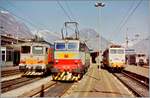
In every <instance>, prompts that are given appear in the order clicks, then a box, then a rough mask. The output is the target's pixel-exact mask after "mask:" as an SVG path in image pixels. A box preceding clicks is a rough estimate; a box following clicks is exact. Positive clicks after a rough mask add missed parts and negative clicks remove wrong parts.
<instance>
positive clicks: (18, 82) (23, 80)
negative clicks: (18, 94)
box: [1, 77, 41, 93]
mask: <svg viewBox="0 0 150 98" xmlns="http://www.w3.org/2000/svg"><path fill="white" fill-rule="evenodd" d="M39 79H41V78H27V77H19V78H16V79H12V80H8V81H3V82H1V92H2V93H4V92H7V91H10V90H13V89H16V88H19V87H21V86H24V85H26V84H29V83H32V82H34V81H37V80H39Z"/></svg>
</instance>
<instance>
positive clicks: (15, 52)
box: [0, 34, 25, 66]
mask: <svg viewBox="0 0 150 98" xmlns="http://www.w3.org/2000/svg"><path fill="white" fill-rule="evenodd" d="M0 39H1V46H0V49H1V52H0V53H1V66H12V65H18V63H19V60H20V55H19V54H20V49H19V47H18V45H17V44H18V43H24V42H25V40H23V39H17V38H15V37H13V36H11V35H10V34H1V35H0Z"/></svg>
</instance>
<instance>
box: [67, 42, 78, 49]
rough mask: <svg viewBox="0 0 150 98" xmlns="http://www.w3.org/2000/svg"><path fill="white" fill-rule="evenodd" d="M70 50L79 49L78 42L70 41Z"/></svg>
mask: <svg viewBox="0 0 150 98" xmlns="http://www.w3.org/2000/svg"><path fill="white" fill-rule="evenodd" d="M68 50H78V44H77V43H68Z"/></svg>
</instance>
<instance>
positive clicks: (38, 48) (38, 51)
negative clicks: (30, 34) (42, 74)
mask: <svg viewBox="0 0 150 98" xmlns="http://www.w3.org/2000/svg"><path fill="white" fill-rule="evenodd" d="M32 52H33V54H43V47H42V46H33V47H32Z"/></svg>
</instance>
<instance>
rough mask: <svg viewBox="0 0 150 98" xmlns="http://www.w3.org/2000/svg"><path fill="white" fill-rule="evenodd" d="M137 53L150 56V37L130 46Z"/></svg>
mask: <svg viewBox="0 0 150 98" xmlns="http://www.w3.org/2000/svg"><path fill="white" fill-rule="evenodd" d="M132 48H134V49H135V50H136V51H137V52H143V53H146V54H149V55H150V36H149V37H147V38H146V39H144V40H141V41H140V42H138V43H136V44H135V45H133V46H132Z"/></svg>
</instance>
